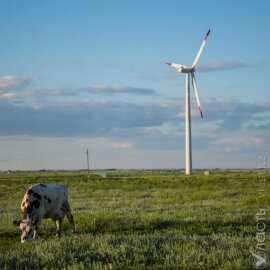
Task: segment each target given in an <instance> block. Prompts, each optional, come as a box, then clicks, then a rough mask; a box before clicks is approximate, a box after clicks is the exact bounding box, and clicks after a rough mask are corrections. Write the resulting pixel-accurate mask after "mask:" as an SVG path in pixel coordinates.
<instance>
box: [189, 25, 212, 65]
mask: <svg viewBox="0 0 270 270" xmlns="http://www.w3.org/2000/svg"><path fill="white" fill-rule="evenodd" d="M209 33H210V29H209V30H208V32H207V33H206V35H205V38H204V40H203V42H202V45H201V47H200V49H199V51H198V53H197V55H196V57H195V59H194V62H193V64H192V66H191V67H192V68H194V67H195V66H196V65H197V63H198V61H199V58H200V56H201V54H202V51H203V49H204V46H205V43H206V40H207V38H208V36H209Z"/></svg>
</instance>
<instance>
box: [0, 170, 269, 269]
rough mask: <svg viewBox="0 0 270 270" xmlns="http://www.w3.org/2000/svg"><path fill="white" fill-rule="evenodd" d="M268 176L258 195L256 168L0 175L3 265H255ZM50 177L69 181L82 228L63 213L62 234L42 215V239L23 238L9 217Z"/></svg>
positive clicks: (16, 214) (53, 180) (17, 213)
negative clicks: (31, 189) (259, 216)
mask: <svg viewBox="0 0 270 270" xmlns="http://www.w3.org/2000/svg"><path fill="white" fill-rule="evenodd" d="M269 176H270V175H269V174H266V180H267V185H268V186H267V187H266V190H265V197H264V198H259V196H258V193H257V184H258V182H259V176H258V172H251V171H250V172H237V173H236V172H226V173H214V174H212V175H210V176H204V175H203V174H200V173H197V174H195V175H193V176H190V177H187V176H184V175H182V174H180V173H179V172H173V171H167V172H165V171H164V172H139V171H138V172H113V173H110V174H109V175H108V177H107V178H106V179H102V178H100V177H99V176H97V175H91V176H90V178H89V179H88V178H87V175H86V174H83V173H78V172H73V173H72V172H71V173H16V174H11V175H6V174H0V269H121V270H123V269H220V270H221V269H245V270H246V269H254V267H253V265H252V256H251V253H250V251H249V250H250V249H253V250H254V249H255V245H256V237H255V233H256V220H255V215H256V213H257V212H258V211H259V209H260V208H265V209H266V211H267V212H269V205H270V196H269V193H270V189H269V181H270V177H269ZM49 182H51V183H63V184H65V185H66V186H67V187H68V189H69V197H70V204H71V208H72V211H73V215H74V218H75V222H76V223H77V228H78V233H77V234H72V233H71V232H70V228H69V224H68V222H67V220H66V219H65V221H64V224H63V227H64V231H63V237H62V238H61V239H60V240H59V239H58V238H55V231H54V230H55V229H54V224H53V222H51V221H50V220H43V223H42V229H41V231H40V236H41V239H39V240H35V241H32V242H31V243H29V244H21V243H20V237H19V233H18V231H17V229H16V228H15V227H14V226H13V225H12V221H13V219H16V218H20V216H21V213H20V203H21V200H22V198H23V195H24V193H25V191H26V189H27V188H28V187H29V186H30V185H31V184H34V183H49ZM268 220H269V218H268ZM269 225H270V223H269V222H267V228H269ZM267 233H269V229H268V231H267ZM267 237H269V236H268V235H267ZM267 248H268V252H269V251H270V250H269V247H267Z"/></svg>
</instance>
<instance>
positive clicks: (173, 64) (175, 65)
mask: <svg viewBox="0 0 270 270" xmlns="http://www.w3.org/2000/svg"><path fill="white" fill-rule="evenodd" d="M166 64H167V65H169V66H171V67H174V68H177V69H179V68H181V67H182V66H183V65H180V64H175V63H166Z"/></svg>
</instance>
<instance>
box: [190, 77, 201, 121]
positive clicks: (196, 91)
mask: <svg viewBox="0 0 270 270" xmlns="http://www.w3.org/2000/svg"><path fill="white" fill-rule="evenodd" d="M191 78H192V86H193V89H194V94H195V97H196V100H197V104H198V108H199V111H200V114H201V117H202V118H203V113H202V107H201V103H200V98H199V94H198V89H197V83H196V79H195V75H194V74H193V72H191Z"/></svg>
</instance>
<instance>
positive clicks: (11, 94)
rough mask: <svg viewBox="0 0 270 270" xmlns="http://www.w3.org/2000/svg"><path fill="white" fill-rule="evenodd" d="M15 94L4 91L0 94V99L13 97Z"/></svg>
mask: <svg viewBox="0 0 270 270" xmlns="http://www.w3.org/2000/svg"><path fill="white" fill-rule="evenodd" d="M16 96H17V94H16V93H14V92H5V93H3V94H0V99H13V98H15V97H16Z"/></svg>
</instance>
